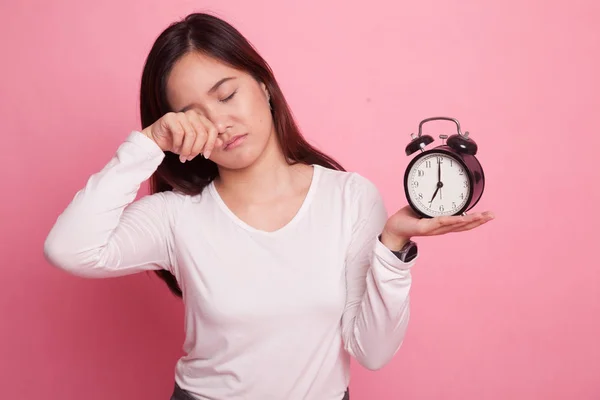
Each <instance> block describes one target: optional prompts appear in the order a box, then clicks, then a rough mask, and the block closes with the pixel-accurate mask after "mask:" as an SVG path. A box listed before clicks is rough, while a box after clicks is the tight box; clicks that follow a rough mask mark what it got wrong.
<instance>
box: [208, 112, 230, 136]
mask: <svg viewBox="0 0 600 400" xmlns="http://www.w3.org/2000/svg"><path fill="white" fill-rule="evenodd" d="M212 122H213V124H214V125H215V128H217V133H218V134H219V135H222V134H223V133H225V132H227V130H228V129H230V128H231V122H230V121H229V120H228V119H227V118H225V116H215V117H213V121H212Z"/></svg>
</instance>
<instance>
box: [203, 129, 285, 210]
mask: <svg viewBox="0 0 600 400" xmlns="http://www.w3.org/2000/svg"><path fill="white" fill-rule="evenodd" d="M273 137H275V135H273ZM295 169H296V168H295V166H293V165H290V164H289V163H288V162H287V160H286V158H285V156H284V154H283V152H282V151H281V148H280V146H279V144H278V143H277V140H276V139H273V143H271V144H270V145H268V146H267V148H266V149H265V151H264V153H263V154H262V155H261V156H260V157H259V158H258V160H256V162H254V163H253V164H252V165H251V166H249V167H247V168H244V169H237V170H229V169H225V168H219V178H218V179H217V181H216V182H215V184H216V185H217V187H218V189H219V191H221V192H224V193H227V194H228V195H229V196H233V197H235V198H237V199H239V200H243V201H244V202H261V201H264V200H268V199H269V198H273V197H275V196H279V195H281V194H282V193H284V192H286V191H288V190H290V189H292V188H293V181H294V179H293V174H294V170H295Z"/></svg>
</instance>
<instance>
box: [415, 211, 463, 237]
mask: <svg viewBox="0 0 600 400" xmlns="http://www.w3.org/2000/svg"><path fill="white" fill-rule="evenodd" d="M464 222H465V220H464V217H463V216H443V217H435V218H428V219H422V220H421V223H422V228H421V232H420V235H422V236H427V235H433V234H435V233H434V232H437V231H444V230H447V229H449V228H451V227H453V226H456V225H458V224H462V223H464Z"/></svg>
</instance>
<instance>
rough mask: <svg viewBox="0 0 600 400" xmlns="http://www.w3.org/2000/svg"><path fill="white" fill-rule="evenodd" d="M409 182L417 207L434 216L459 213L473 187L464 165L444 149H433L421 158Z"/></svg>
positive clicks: (409, 176) (410, 173) (410, 193)
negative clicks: (470, 185)
mask: <svg viewBox="0 0 600 400" xmlns="http://www.w3.org/2000/svg"><path fill="white" fill-rule="evenodd" d="M406 184H407V185H408V194H409V198H410V200H411V201H412V203H413V204H414V205H415V207H416V208H417V209H419V210H420V211H421V212H423V213H424V214H426V215H429V216H432V217H433V216H442V215H453V214H456V213H457V212H458V211H460V210H461V209H462V208H463V207H464V205H465V204H466V202H467V201H468V199H469V193H470V191H471V188H470V187H469V178H468V176H467V171H465V169H464V167H463V165H462V164H461V163H459V162H458V161H456V159H454V158H453V157H451V156H449V155H447V154H444V153H429V154H427V155H425V156H423V157H422V158H420V159H418V160H417V161H416V162H415V163H414V164H413V165H412V167H411V168H410V171H409V172H408V179H407V183H406Z"/></svg>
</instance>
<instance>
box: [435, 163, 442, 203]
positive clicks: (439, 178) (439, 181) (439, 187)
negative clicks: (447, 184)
mask: <svg viewBox="0 0 600 400" xmlns="http://www.w3.org/2000/svg"><path fill="white" fill-rule="evenodd" d="M442 186H443V183H442V160H441V159H439V158H438V189H440V200H441V199H442V189H441V188H442ZM436 191H437V190H436ZM433 197H435V194H434V195H433Z"/></svg>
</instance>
